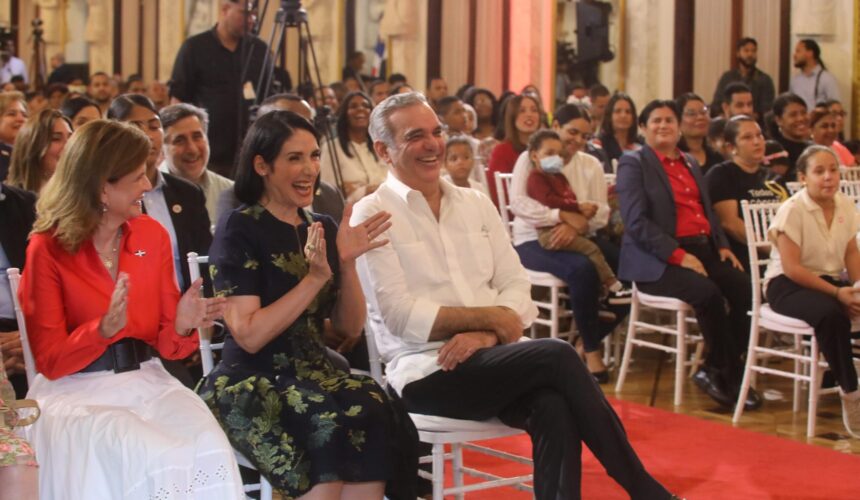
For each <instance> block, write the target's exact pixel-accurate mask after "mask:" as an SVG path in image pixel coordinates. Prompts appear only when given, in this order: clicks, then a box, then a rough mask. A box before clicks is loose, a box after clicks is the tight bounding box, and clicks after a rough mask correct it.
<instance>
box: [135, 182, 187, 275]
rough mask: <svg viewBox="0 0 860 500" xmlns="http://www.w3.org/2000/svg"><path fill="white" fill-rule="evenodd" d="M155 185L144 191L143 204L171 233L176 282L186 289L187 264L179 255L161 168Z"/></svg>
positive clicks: (147, 212) (148, 212)
mask: <svg viewBox="0 0 860 500" xmlns="http://www.w3.org/2000/svg"><path fill="white" fill-rule="evenodd" d="M155 173H156V179H155V185H154V186H152V189H150V190H149V191H147V192H145V193H143V206H144V207H146V214H147V215H149V216H150V217H152V218H153V219H155V220H157V221H158V222H159V223H160V224H161V225H162V226H164V229H166V230H167V234H169V235H170V246H171V247H173V267H174V270H175V271H176V282H177V283H178V284H179V289H180V290H184V289H185V281H184V280H183V279H182V266H185V265H187V264H186V261H185V260H184V259H183V258H182V256H181V255H179V243H178V242H177V240H176V228H174V227H173V219H172V218H171V217H170V211H169V210H168V209H167V200H166V199H165V198H164V175H163V173H162V172H161V171H160V170H156V172H155Z"/></svg>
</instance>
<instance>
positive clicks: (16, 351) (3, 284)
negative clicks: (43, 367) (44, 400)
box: [0, 184, 36, 398]
mask: <svg viewBox="0 0 860 500" xmlns="http://www.w3.org/2000/svg"><path fill="white" fill-rule="evenodd" d="M35 207H36V195H35V194H33V193H31V192H29V191H24V190H22V189H18V188H14V187H11V186H7V185H5V184H4V185H3V186H2V188H0V349H2V350H3V360H4V361H5V365H6V366H5V367H6V373H7V374H8V375H9V380H10V381H11V382H12V385H13V386H14V387H15V395H16V396H17V397H18V398H23V397H24V395H25V394H27V378H26V376H25V371H24V354H23V351H22V347H21V337H20V335H19V333H18V322H17V321H16V319H15V307H14V303H13V302H12V292H11V290H10V288H9V280H8V278H7V277H6V269H8V268H10V267H17V268H18V269H21V270H23V268H24V256H25V255H26V252H27V236H28V235H29V234H30V230H31V229H33V222H34V221H35V220H36V208H35Z"/></svg>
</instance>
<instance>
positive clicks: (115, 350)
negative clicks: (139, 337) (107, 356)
mask: <svg viewBox="0 0 860 500" xmlns="http://www.w3.org/2000/svg"><path fill="white" fill-rule="evenodd" d="M120 342H122V341H120ZM111 347H112V349H111V361H113V372H114V373H123V372H130V371H132V370H139V369H140V363H138V361H137V360H138V356H137V345H136V344H135V342H129V343H127V344H120V343H116V344H114V345H113V346H111Z"/></svg>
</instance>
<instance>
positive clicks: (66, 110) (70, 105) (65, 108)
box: [60, 96, 102, 120]
mask: <svg viewBox="0 0 860 500" xmlns="http://www.w3.org/2000/svg"><path fill="white" fill-rule="evenodd" d="M90 106H92V107H94V108H96V109H98V110H99V116H101V114H102V111H101V109H100V108H99V105H98V104H96V103H95V102H93V101H92V100H91V99H90V98H88V97H83V96H78V97H72V98H71V99H66V100H65V101H63V104H61V105H60V113H62V114H63V116H65V117H66V118H68V119H69V120H74V119H75V116H77V115H78V113H80V112H81V110H82V109H84V108H88V107H90Z"/></svg>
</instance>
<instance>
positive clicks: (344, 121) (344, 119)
mask: <svg viewBox="0 0 860 500" xmlns="http://www.w3.org/2000/svg"><path fill="white" fill-rule="evenodd" d="M355 97H361V98H362V99H364V100H365V102H367V104H369V105H370V110H371V111H373V100H372V99H371V98H370V96H368V95H367V94H365V93H364V92H361V91H355V92H350V93H349V94H346V95H345V96H344V97H343V101H341V103H340V107H338V109H337V121H336V122H335V130H336V131H337V142H338V143H339V144H340V149H342V150H343V152H344V154H345V155H346V156H347V157H348V158H352V153H351V152H350V151H349V102H350V101H352V99H353V98H355ZM365 135H366V139H365V143H366V144H367V149H368V151H370V154H372V155H373V157H374V158H376V151H374V150H373V139H371V138H370V132H368V131H367V130H365Z"/></svg>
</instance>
